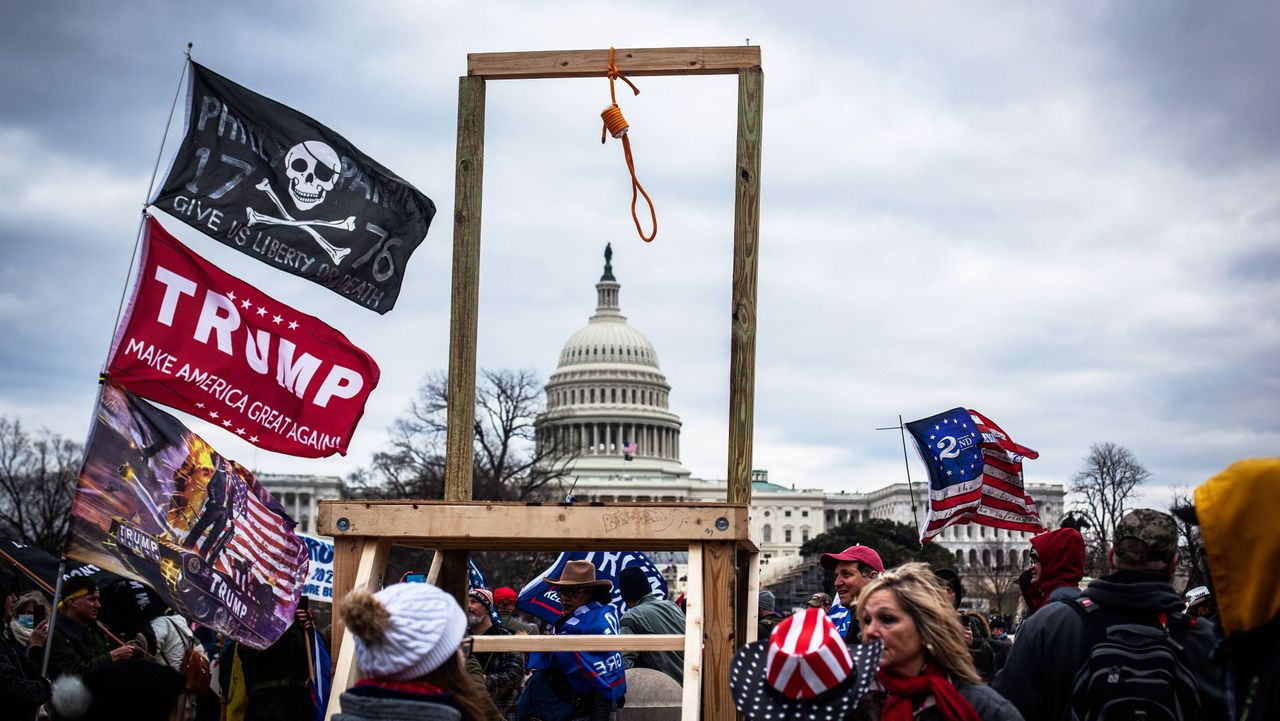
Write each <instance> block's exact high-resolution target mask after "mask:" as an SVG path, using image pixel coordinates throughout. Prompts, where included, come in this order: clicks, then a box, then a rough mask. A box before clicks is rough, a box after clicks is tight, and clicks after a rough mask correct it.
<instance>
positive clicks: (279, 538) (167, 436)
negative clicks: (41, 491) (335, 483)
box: [64, 380, 307, 649]
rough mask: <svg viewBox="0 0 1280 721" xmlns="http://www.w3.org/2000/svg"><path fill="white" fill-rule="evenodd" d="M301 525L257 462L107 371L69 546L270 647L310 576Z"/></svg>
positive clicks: (234, 634)
mask: <svg viewBox="0 0 1280 721" xmlns="http://www.w3.org/2000/svg"><path fill="white" fill-rule="evenodd" d="M294 525H295V524H294V521H293V520H292V519H290V518H289V517H288V516H287V515H286V514H285V512H284V509H283V508H282V507H281V506H280V504H279V503H278V502H276V500H275V499H274V498H272V497H271V494H270V493H268V492H267V491H266V489H264V488H263V487H262V486H260V485H258V482H257V480H256V479H255V478H254V477H253V474H252V473H250V472H249V471H248V469H246V468H244V467H243V466H241V465H240V464H238V463H236V462H235V461H232V460H230V459H228V458H224V457H222V456H221V455H219V454H218V452H217V451H216V450H214V449H213V447H211V446H210V445H209V444H208V443H206V442H205V441H204V440H203V439H202V438H200V437H199V436H197V435H195V434H194V433H192V432H191V431H189V430H187V429H186V428H185V427H184V426H183V425H182V424H181V423H180V422H178V419H176V418H174V417H173V416H171V415H169V414H167V413H164V412H163V411H161V410H159V409H157V408H155V407H154V406H152V405H151V404H149V403H147V402H146V401H144V400H142V399H141V398H138V397H137V396H135V395H133V394H132V393H129V392H128V391H126V390H125V389H124V388H122V387H121V386H119V385H117V384H116V383H114V382H112V381H110V380H107V381H106V382H105V383H104V385H103V388H102V395H101V397H100V400H99V403H98V407H97V409H96V414H95V419H94V424H93V429H92V431H91V432H90V436H89V442H88V445H87V447H86V448H85V456H84V466H83V467H82V469H81V471H80V479H79V484H78V485H77V487H76V496H75V500H74V501H73V502H72V504H71V524H70V529H69V532H68V535H67V547H66V551H65V554H64V555H66V556H67V557H69V558H74V559H76V560H79V561H83V562H85V563H90V564H93V565H94V566H96V567H97V568H100V569H102V570H106V571H111V572H113V573H118V574H120V575H121V576H124V577H126V578H130V579H134V580H138V581H142V582H144V583H146V584H147V585H148V586H150V587H151V588H152V589H153V590H154V591H155V592H156V593H157V594H159V595H160V597H161V598H162V599H163V600H164V602H165V603H167V604H168V605H169V606H171V607H173V608H174V609H175V610H176V611H178V612H179V613H181V614H182V615H183V616H185V617H186V618H189V619H191V620H192V621H195V622H196V623H199V624H201V625H203V626H207V627H209V628H211V629H213V630H215V631H218V632H220V633H223V634H226V635H227V636H230V637H231V638H234V639H235V640H237V641H240V642H241V643H244V644H247V645H249V646H251V647H253V648H257V649H263V648H266V647H267V646H270V645H271V644H272V643H275V641H276V640H277V639H279V638H280V635H281V634H283V633H284V631H285V629H287V628H288V627H289V624H290V623H292V622H293V612H294V609H295V608H296V607H297V604H298V599H299V598H300V597H301V595H302V591H303V584H304V582H305V580H306V577H307V547H306V545H305V544H304V543H303V542H302V541H301V540H300V539H299V538H298V536H297V535H296V534H295V533H294V532H293V528H294Z"/></svg>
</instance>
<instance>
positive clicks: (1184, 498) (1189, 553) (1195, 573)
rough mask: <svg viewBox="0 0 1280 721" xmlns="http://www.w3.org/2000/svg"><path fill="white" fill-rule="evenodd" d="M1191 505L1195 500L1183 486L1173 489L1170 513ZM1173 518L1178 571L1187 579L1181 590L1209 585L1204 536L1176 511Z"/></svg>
mask: <svg viewBox="0 0 1280 721" xmlns="http://www.w3.org/2000/svg"><path fill="white" fill-rule="evenodd" d="M1193 505H1195V501H1194V500H1193V499H1192V496H1191V492H1190V491H1188V490H1187V488H1186V487H1185V486H1178V487H1176V488H1174V489H1173V503H1172V504H1171V505H1170V506H1169V512H1170V513H1173V511H1174V510H1176V509H1182V508H1188V507H1190V506H1193ZM1173 518H1174V521H1175V522H1176V523H1177V524H1178V573H1179V574H1180V575H1183V576H1185V577H1186V579H1187V585H1186V588H1184V589H1183V591H1184V592H1185V591H1189V590H1191V589H1193V588H1195V587H1196V586H1207V585H1209V579H1208V577H1207V575H1206V573H1205V562H1204V560H1205V559H1204V538H1203V537H1202V536H1201V535H1200V526H1199V525H1198V524H1196V523H1193V522H1191V521H1187V520H1184V519H1182V518H1180V517H1179V516H1178V514H1176V513H1175V514H1174V516H1173Z"/></svg>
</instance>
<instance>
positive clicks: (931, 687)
mask: <svg viewBox="0 0 1280 721" xmlns="http://www.w3.org/2000/svg"><path fill="white" fill-rule="evenodd" d="M876 680H877V681H879V682H880V685H881V686H883V687H884V690H885V691H888V692H889V700H888V702H887V703H885V705H884V711H882V712H881V714H880V719H881V721H911V713H912V710H913V709H914V708H915V705H916V702H917V701H923V700H924V699H925V697H926V696H930V695H932V696H933V700H934V703H936V704H937V705H938V710H939V711H941V712H942V717H943V718H944V719H947V721H982V719H980V718H979V717H978V712H977V711H975V710H974V709H973V706H972V705H971V704H970V703H969V702H968V701H967V700H965V698H964V696H961V695H960V692H959V691H957V690H956V687H955V686H952V685H951V682H950V681H948V680H947V677H946V676H944V675H943V673H942V671H940V670H938V668H937V667H936V666H934V665H933V664H931V663H930V664H926V665H925V667H924V670H923V671H921V672H920V675H919V676H913V677H903V676H892V675H890V674H887V673H885V672H884V671H880V672H878V673H877V674H876Z"/></svg>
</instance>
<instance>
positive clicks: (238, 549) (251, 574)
mask: <svg viewBox="0 0 1280 721" xmlns="http://www.w3.org/2000/svg"><path fill="white" fill-rule="evenodd" d="M236 470H238V471H240V473H239V475H240V478H241V479H242V480H243V481H244V486H242V487H241V488H237V489H236V495H237V498H236V502H235V508H234V510H233V513H232V515H233V516H234V520H233V521H232V522H231V526H232V533H231V539H230V540H229V541H227V545H226V548H225V549H223V552H222V553H221V554H219V556H218V560H217V561H216V562H215V563H214V568H216V569H218V570H219V571H222V572H223V573H225V574H227V575H228V576H230V577H231V578H232V579H233V580H234V581H235V582H236V585H237V586H238V587H239V588H240V589H241V590H242V591H244V592H246V593H252V592H253V587H254V585H258V587H261V585H263V584H265V585H269V586H271V589H272V591H273V593H274V594H275V598H276V602H277V603H280V604H293V603H296V602H297V595H296V594H297V587H298V584H299V583H300V582H302V581H303V580H305V578H306V575H307V565H308V556H307V547H306V544H304V543H303V542H302V539H300V538H298V536H297V534H296V533H294V531H293V525H294V524H293V522H292V521H290V520H288V519H286V518H285V516H284V508H283V507H280V505H279V503H278V502H276V501H275V499H274V498H271V496H270V494H268V493H267V492H266V491H265V489H262V488H261V486H259V485H258V482H257V480H256V479H255V478H254V477H253V475H252V474H251V473H249V472H248V471H247V470H245V469H243V468H240V467H237V468H236ZM259 493H261V494H263V495H266V497H267V500H265V501H264V500H263V499H262V498H260V497H259ZM241 495H243V500H242V499H241ZM268 504H270V505H268ZM272 506H276V508H272Z"/></svg>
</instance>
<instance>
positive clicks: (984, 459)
mask: <svg viewBox="0 0 1280 721" xmlns="http://www.w3.org/2000/svg"><path fill="white" fill-rule="evenodd" d="M907 430H908V431H909V432H910V433H911V437H912V438H913V439H915V441H916V448H917V450H919V451H920V457H921V458H922V459H923V460H924V464H925V466H926V467H928V469H929V515H928V517H927V518H926V521H925V526H924V529H923V530H922V531H921V532H920V541H921V542H922V543H923V542H925V541H928V540H931V539H933V538H934V537H935V536H937V535H938V534H939V533H941V532H942V530H943V529H944V528H946V527H947V526H955V525H962V524H965V523H977V524H979V525H983V526H992V527H995V528H1007V529H1009V530H1012V531H1030V532H1033V533H1038V532H1040V531H1043V530H1045V529H1044V525H1043V524H1041V523H1040V514H1039V513H1038V512H1037V511H1036V503H1035V501H1034V500H1032V498H1031V496H1030V495H1028V494H1027V492H1026V491H1025V490H1024V489H1023V485H1022V459H1023V458H1039V457H1040V454H1039V453H1036V452H1035V451H1033V450H1031V449H1030V448H1027V447H1026V446H1022V445H1019V444H1017V443H1015V442H1014V441H1013V439H1011V438H1009V435H1008V434H1007V433H1005V432H1004V431H1003V430H1002V429H1001V428H1000V426H997V425H996V424H995V423H993V422H992V421H991V420H990V419H988V418H987V417H986V416H984V415H982V414H981V413H979V412H977V411H975V410H972V409H965V408H952V409H951V410H949V411H945V412H943V413H939V414H937V415H935V416H930V417H928V418H922V419H920V420H918V421H911V422H910V423H907Z"/></svg>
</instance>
